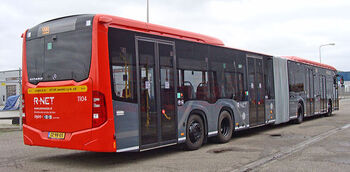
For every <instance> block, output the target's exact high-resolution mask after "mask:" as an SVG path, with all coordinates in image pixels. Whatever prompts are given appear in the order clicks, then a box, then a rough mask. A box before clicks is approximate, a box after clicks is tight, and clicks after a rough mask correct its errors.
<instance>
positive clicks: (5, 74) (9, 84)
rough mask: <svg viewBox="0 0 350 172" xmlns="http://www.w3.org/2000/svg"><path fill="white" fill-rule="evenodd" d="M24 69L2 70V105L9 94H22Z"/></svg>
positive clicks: (0, 76)
mask: <svg viewBox="0 0 350 172" xmlns="http://www.w3.org/2000/svg"><path fill="white" fill-rule="evenodd" d="M21 75H22V71H21V70H20V69H19V70H8V71H0V106H3V105H5V102H6V100H7V98H8V97H9V96H13V95H20V94H21V82H22V79H21Z"/></svg>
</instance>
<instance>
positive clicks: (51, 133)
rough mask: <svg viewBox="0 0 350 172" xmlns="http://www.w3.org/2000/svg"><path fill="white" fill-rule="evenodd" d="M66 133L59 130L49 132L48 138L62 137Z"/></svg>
mask: <svg viewBox="0 0 350 172" xmlns="http://www.w3.org/2000/svg"><path fill="white" fill-rule="evenodd" d="M65 135H66V133H61V132H49V136H48V137H49V138H50V139H64V136H65Z"/></svg>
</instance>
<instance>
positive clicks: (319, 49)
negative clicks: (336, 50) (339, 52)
mask: <svg viewBox="0 0 350 172" xmlns="http://www.w3.org/2000/svg"><path fill="white" fill-rule="evenodd" d="M329 45H331V46H334V45H335V43H328V44H323V45H320V47H319V48H318V54H319V56H320V63H321V48H322V47H324V46H329Z"/></svg>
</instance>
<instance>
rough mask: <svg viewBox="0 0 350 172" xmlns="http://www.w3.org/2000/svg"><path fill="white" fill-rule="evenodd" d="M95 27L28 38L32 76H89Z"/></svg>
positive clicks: (32, 78) (41, 79) (51, 78)
mask: <svg viewBox="0 0 350 172" xmlns="http://www.w3.org/2000/svg"><path fill="white" fill-rule="evenodd" d="M91 35H92V30H91V29H88V28H87V29H79V30H73V31H68V32H61V33H55V34H51V35H46V36H42V37H37V38H34V39H29V40H27V42H26V57H27V59H26V62H27V71H28V79H29V82H30V83H32V84H37V83H38V82H44V81H45V82H46V81H62V80H74V81H77V82H79V81H82V80H85V79H87V78H88V75H89V69H90V61H91V37H92V36H91Z"/></svg>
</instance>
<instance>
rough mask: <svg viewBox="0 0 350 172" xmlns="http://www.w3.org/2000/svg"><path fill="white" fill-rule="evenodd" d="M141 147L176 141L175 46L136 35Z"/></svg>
mask: <svg viewBox="0 0 350 172" xmlns="http://www.w3.org/2000/svg"><path fill="white" fill-rule="evenodd" d="M136 52H137V53H136V58H137V62H138V66H137V70H138V102H139V104H140V109H139V112H140V113H139V114H140V119H141V120H140V149H141V150H142V149H148V148H153V147H157V146H162V145H166V144H173V143H176V142H177V139H176V138H177V137H176V136H177V135H176V133H177V125H176V121H177V115H176V114H177V112H176V106H175V102H176V101H175V99H176V97H175V92H176V88H177V87H176V85H177V84H176V81H177V80H176V79H175V77H176V76H175V67H176V66H175V53H174V52H175V45H174V43H173V42H169V41H162V40H155V39H150V38H144V37H136Z"/></svg>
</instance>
